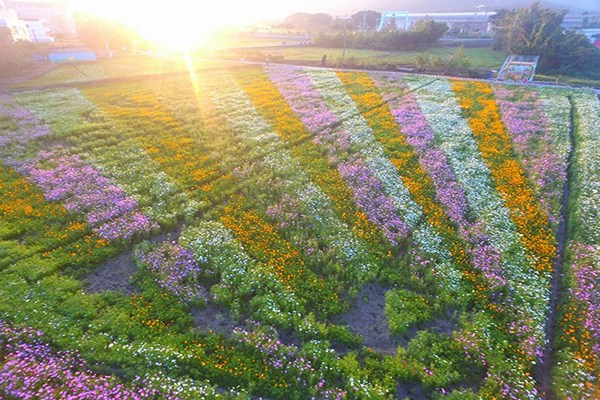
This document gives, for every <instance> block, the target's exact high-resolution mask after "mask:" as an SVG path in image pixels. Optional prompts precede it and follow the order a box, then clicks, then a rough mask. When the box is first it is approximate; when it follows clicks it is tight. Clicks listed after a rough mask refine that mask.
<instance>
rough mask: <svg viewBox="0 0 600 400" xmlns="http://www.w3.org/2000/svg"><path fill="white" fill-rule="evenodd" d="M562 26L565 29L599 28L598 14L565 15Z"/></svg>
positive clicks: (599, 15) (599, 13)
mask: <svg viewBox="0 0 600 400" xmlns="http://www.w3.org/2000/svg"><path fill="white" fill-rule="evenodd" d="M562 26H563V28H565V29H585V28H600V12H596V13H583V14H567V15H565V19H564V20H563V23H562Z"/></svg>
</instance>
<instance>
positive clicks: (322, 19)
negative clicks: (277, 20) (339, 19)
mask: <svg viewBox="0 0 600 400" xmlns="http://www.w3.org/2000/svg"><path fill="white" fill-rule="evenodd" d="M332 19H333V18H331V15H329V14H323V13H317V14H310V13H303V12H298V13H294V14H292V15H290V16H288V17H286V18H285V19H284V20H283V23H284V24H289V25H292V26H293V27H294V28H297V29H304V30H314V29H316V30H318V29H323V28H327V27H328V26H329V25H330V24H331V21H332Z"/></svg>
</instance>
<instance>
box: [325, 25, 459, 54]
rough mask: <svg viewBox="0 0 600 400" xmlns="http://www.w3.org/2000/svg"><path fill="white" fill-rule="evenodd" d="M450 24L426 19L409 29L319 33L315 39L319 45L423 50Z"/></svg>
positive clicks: (435, 40)
mask: <svg viewBox="0 0 600 400" xmlns="http://www.w3.org/2000/svg"><path fill="white" fill-rule="evenodd" d="M447 29H448V26H447V25H446V24H440V23H438V22H433V21H429V20H428V21H424V22H422V23H420V24H417V25H416V26H415V27H414V28H413V29H411V30H409V31H383V32H370V33H360V32H350V33H345V34H344V33H335V34H327V33H323V32H321V33H319V34H318V35H317V36H316V38H315V39H314V43H315V44H316V45H317V46H323V47H344V43H345V45H346V47H348V48H355V49H374V50H394V51H399V50H423V49H426V48H428V47H429V46H431V45H433V44H434V43H435V42H437V41H438V40H439V39H440V38H441V37H442V36H443V35H444V33H446V30H447Z"/></svg>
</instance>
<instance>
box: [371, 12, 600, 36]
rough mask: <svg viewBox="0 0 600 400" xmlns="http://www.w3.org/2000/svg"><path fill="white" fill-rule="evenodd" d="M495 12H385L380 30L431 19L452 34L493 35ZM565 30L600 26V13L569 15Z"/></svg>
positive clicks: (579, 29)
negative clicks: (443, 24)
mask: <svg viewBox="0 0 600 400" xmlns="http://www.w3.org/2000/svg"><path fill="white" fill-rule="evenodd" d="M494 15H496V12H495V11H478V12H455V13H409V12H407V11H393V12H392V11H385V12H383V13H382V14H381V20H380V23H379V28H378V30H382V29H403V30H407V29H410V28H411V27H413V26H414V25H416V24H417V23H419V22H421V21H424V20H427V19H431V20H433V21H436V22H442V23H445V24H447V25H448V27H449V28H450V29H449V32H451V33H467V34H489V33H492V25H491V23H490V18H491V17H492V16H494ZM562 26H563V28H564V29H566V30H577V31H581V30H583V29H586V28H590V27H599V26H600V13H583V14H567V15H566V16H565V18H564V21H563V24H562Z"/></svg>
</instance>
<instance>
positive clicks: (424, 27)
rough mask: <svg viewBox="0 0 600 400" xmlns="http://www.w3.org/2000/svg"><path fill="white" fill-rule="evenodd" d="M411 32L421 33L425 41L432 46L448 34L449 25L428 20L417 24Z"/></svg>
mask: <svg viewBox="0 0 600 400" xmlns="http://www.w3.org/2000/svg"><path fill="white" fill-rule="evenodd" d="M411 31H414V32H419V33H421V34H422V35H423V36H424V41H425V42H427V43H430V44H431V43H435V42H437V41H438V40H440V39H441V38H442V36H444V35H445V34H446V32H447V31H448V25H446V24H445V23H443V22H435V21H434V20H432V19H426V20H424V21H419V22H418V23H417V24H415V26H413V27H412V28H411Z"/></svg>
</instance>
